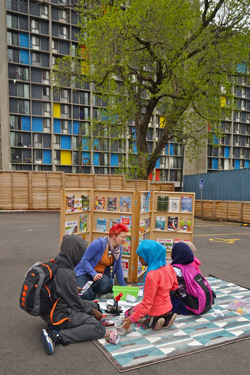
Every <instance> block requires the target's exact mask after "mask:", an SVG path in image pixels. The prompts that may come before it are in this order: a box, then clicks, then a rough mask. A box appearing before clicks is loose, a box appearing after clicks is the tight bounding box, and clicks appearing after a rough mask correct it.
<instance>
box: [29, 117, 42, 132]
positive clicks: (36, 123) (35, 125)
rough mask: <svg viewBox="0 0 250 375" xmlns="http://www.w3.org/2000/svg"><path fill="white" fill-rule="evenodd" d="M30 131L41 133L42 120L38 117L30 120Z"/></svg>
mask: <svg viewBox="0 0 250 375" xmlns="http://www.w3.org/2000/svg"><path fill="white" fill-rule="evenodd" d="M32 130H33V132H42V131H43V119H42V118H39V117H33V118H32Z"/></svg>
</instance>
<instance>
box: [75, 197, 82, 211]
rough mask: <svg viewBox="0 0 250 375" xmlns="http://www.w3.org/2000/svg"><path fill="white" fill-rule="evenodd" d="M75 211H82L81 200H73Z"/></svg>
mask: <svg viewBox="0 0 250 375" xmlns="http://www.w3.org/2000/svg"><path fill="white" fill-rule="evenodd" d="M75 211H82V198H75Z"/></svg>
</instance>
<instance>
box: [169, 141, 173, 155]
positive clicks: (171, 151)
mask: <svg viewBox="0 0 250 375" xmlns="http://www.w3.org/2000/svg"><path fill="white" fill-rule="evenodd" d="M170 155H174V144H173V143H170Z"/></svg>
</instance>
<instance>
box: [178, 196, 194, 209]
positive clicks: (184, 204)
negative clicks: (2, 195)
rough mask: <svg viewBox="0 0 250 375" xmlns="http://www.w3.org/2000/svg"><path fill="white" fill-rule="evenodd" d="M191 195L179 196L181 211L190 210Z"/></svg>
mask: <svg viewBox="0 0 250 375" xmlns="http://www.w3.org/2000/svg"><path fill="white" fill-rule="evenodd" d="M192 205H193V199H192V197H181V212H192Z"/></svg>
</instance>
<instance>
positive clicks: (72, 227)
mask: <svg viewBox="0 0 250 375" xmlns="http://www.w3.org/2000/svg"><path fill="white" fill-rule="evenodd" d="M72 233H77V221H67V222H66V223H65V234H72Z"/></svg>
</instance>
